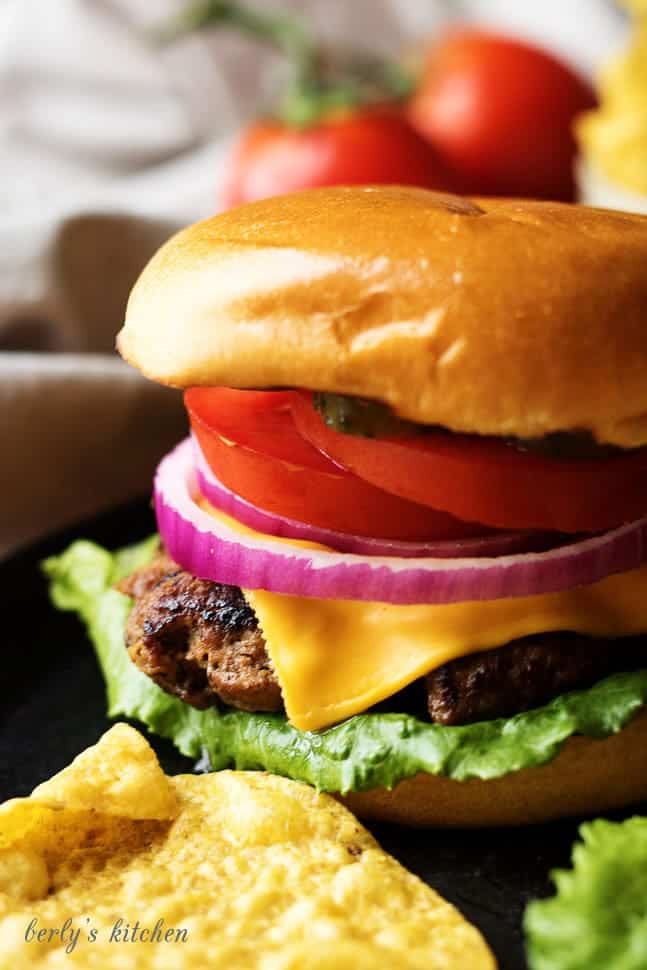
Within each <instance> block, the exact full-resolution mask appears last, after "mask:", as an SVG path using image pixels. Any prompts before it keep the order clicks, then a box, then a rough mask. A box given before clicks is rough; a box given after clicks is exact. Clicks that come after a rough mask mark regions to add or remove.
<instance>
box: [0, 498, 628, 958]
mask: <svg viewBox="0 0 647 970" xmlns="http://www.w3.org/2000/svg"><path fill="white" fill-rule="evenodd" d="M153 529H154V522H153V517H152V513H151V510H150V504H149V502H148V501H144V500H142V501H139V502H136V503H132V504H130V505H128V506H126V507H124V508H119V509H115V510H113V511H111V512H110V513H108V514H106V515H103V516H101V517H99V518H97V519H94V520H92V521H91V522H88V523H84V524H82V525H80V526H78V527H75V528H74V529H71V530H67V531H66V532H65V533H60V534H59V535H57V536H54V537H52V538H50V539H48V540H47V541H45V542H42V543H39V544H38V545H37V546H32V547H30V548H29V549H27V550H25V551H22V552H20V553H19V554H18V555H16V556H14V557H13V558H12V559H9V560H8V561H6V562H3V563H0V590H1V593H0V596H1V600H0V602H1V603H2V615H1V616H2V646H1V649H2V661H1V663H0V801H1V800H4V799H6V798H9V797H12V796H15V795H24V794H27V793H28V792H30V791H31V789H32V788H33V787H34V786H35V785H36V784H37V783H38V782H40V781H42V780H43V779H45V778H47V777H49V776H50V775H52V774H54V772H56V771H58V770H59V769H61V768H63V767H64V766H65V765H66V764H68V763H69V762H70V761H71V760H72V758H74V757H75V756H76V755H77V754H78V753H79V752H80V751H81V750H82V749H83V748H86V747H88V746H89V745H91V744H94V743H95V742H96V741H97V739H98V738H99V736H100V735H101V734H102V733H103V732H104V731H105V730H106V729H107V728H108V727H109V724H110V722H109V721H108V720H107V719H106V717H105V716H104V709H105V702H104V692H103V683H102V680H101V676H100V674H99V671H98V668H97V665H96V662H95V660H94V655H93V652H92V649H91V647H90V644H89V642H88V640H87V637H86V636H85V633H84V631H83V629H82V628H81V625H80V624H79V622H78V620H77V619H76V617H75V616H73V615H71V614H64V613H59V612H57V611H56V610H54V609H53V608H52V607H51V606H50V605H49V603H48V599H47V587H46V583H45V580H44V578H43V577H42V575H41V572H40V570H39V562H40V560H41V559H43V558H44V557H45V556H47V555H50V554H52V553H56V552H60V551H61V550H62V549H63V548H65V546H66V545H67V544H68V543H69V542H70V541H72V540H73V539H75V538H79V537H85V538H90V539H94V540H95V541H97V542H101V543H103V544H105V545H107V546H108V547H110V548H116V547H118V546H119V545H123V544H126V543H128V542H134V541H136V540H137V539H140V538H143V537H144V536H146V535H148V534H150V533H151V532H152V531H153ZM151 742H152V744H153V746H154V748H155V750H156V751H157V753H158V755H159V757H160V761H161V763H162V765H163V766H164V768H165V770H166V771H167V772H170V773H173V772H178V771H187V770H190V769H191V767H192V766H191V763H190V762H189V761H188V760H187V759H186V758H184V757H182V756H181V755H179V754H178V753H177V752H176V751H175V749H174V748H173V746H172V745H171V744H170V743H169V742H166V741H163V740H160V739H159V738H154V737H153V738H151ZM616 817H617V816H616ZM577 824H578V823H577V822H574V821H568V822H560V823H554V824H552V825H543V826H532V827H528V828H523V829H507V830H483V831H467V832H466V831H447V830H430V831H411V830H407V829H403V828H398V827H397V826H387V825H373V826H372V827H371V828H372V831H373V833H374V834H375V836H376V837H377V838H378V840H379V841H380V842H381V844H382V845H383V846H384V848H385V849H386V850H387V851H389V852H390V853H392V855H394V856H395V857H396V858H397V859H399V860H400V861H401V862H402V863H403V864H404V865H405V866H406V867H407V868H408V869H410V870H412V871H413V872H415V873H416V874H417V875H419V876H420V877H421V878H422V879H424V880H425V882H427V883H429V885H431V886H433V887H434V889H437V890H438V892H440V893H441V894H442V895H443V896H445V897H446V898H447V899H449V900H450V901H451V902H453V903H455V904H456V905H457V906H458V907H459V909H460V910H461V911H462V912H463V913H464V914H465V916H466V917H467V918H468V919H470V920H471V921H472V922H473V923H475V924H476V925H477V926H478V927H479V929H480V930H481V931H482V932H483V934H484V936H485V938H486V939H487V941H488V943H489V944H490V946H491V947H492V949H493V950H494V952H495V954H496V956H497V958H498V960H499V966H500V968H501V970H523V968H524V967H525V961H524V957H523V941H522V934H521V917H522V913H523V909H524V907H525V904H526V902H527V901H528V899H530V898H531V897H533V896H541V895H546V894H547V893H549V892H550V881H549V878H548V872H549V870H550V869H552V868H554V867H555V866H565V865H568V862H569V858H570V849H571V844H572V842H573V841H574V840H575V837H576V834H577ZM465 970H469V968H465Z"/></svg>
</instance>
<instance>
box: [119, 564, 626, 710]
mask: <svg viewBox="0 0 647 970" xmlns="http://www.w3.org/2000/svg"><path fill="white" fill-rule="evenodd" d="M118 589H119V590H120V591H121V592H123V593H126V594H127V595H129V596H132V597H133V599H134V605H133V609H132V611H131V613H130V615H129V618H128V623H127V626H126V646H127V649H128V653H129V655H130V658H131V660H132V661H133V663H135V664H136V665H137V666H138V667H139V668H140V670H142V671H143V672H144V673H145V674H147V675H148V676H149V677H151V678H152V680H154V681H155V683H156V684H158V685H159V686H160V687H161V688H163V690H165V691H167V692H168V693H169V694H175V695H177V696H178V697H180V698H181V699H182V700H183V701H185V702H186V703H187V704H191V705H192V706H193V707H197V708H201V709H202V708H206V707H209V706H211V705H213V704H215V703H216V702H217V701H222V702H223V703H224V704H227V705H229V706H231V707H237V708H239V709H241V710H244V711H280V710H282V709H283V702H282V698H281V689H280V687H279V683H278V681H277V679H276V675H275V674H274V671H273V669H272V665H271V661H270V658H269V656H268V653H267V650H266V647H265V640H264V638H263V635H262V633H261V631H260V630H259V627H258V620H257V618H256V614H255V613H254V611H253V610H252V608H251V606H250V605H249V604H248V603H247V601H246V599H245V597H244V595H243V593H242V591H241V590H240V589H238V588H237V587H236V586H223V585H221V584H220V583H213V582H210V581H208V580H203V579H196V578H195V577H194V576H191V575H190V573H187V572H185V571H184V570H182V569H180V567H179V566H178V565H176V563H174V562H173V561H172V560H171V559H169V557H168V556H167V555H166V554H165V553H164V552H160V554H159V555H158V556H157V557H156V558H155V559H154V560H153V562H152V563H151V564H150V565H148V566H146V567H144V568H143V569H140V570H138V571H137V572H135V573H133V574H132V575H131V576H129V577H128V578H127V579H126V580H123V581H122V582H121V583H120V584H119V586H118ZM641 639H643V638H640V637H625V638H622V639H621V640H605V639H595V640H593V638H592V637H587V636H582V635H580V634H577V633H571V632H568V631H561V632H557V633H545V634H537V635H535V636H529V637H524V638H522V639H519V640H513V641H512V642H511V643H508V644H505V645H504V646H502V647H498V648H497V649H493V650H485V651H482V652H481V653H475V654H471V655H470V656H468V657H463V658H460V659H459V660H453V661H451V662H450V663H447V664H444V665H443V666H442V667H439V668H438V669H437V670H434V671H433V672H432V673H430V674H428V675H427V677H425V678H424V679H423V683H424V687H425V692H426V696H427V709H428V712H429V716H430V717H431V719H432V721H436V722H438V723H440V724H449V725H456V724H467V723H470V722H472V721H483V720H489V719H492V718H496V717H508V716H511V715H513V714H516V713H518V712H519V711H525V710H529V709H530V708H532V707H537V706H539V705H541V704H545V703H547V702H548V701H549V700H551V699H552V698H553V697H556V696H557V695H558V694H561V693H564V692H565V691H567V690H574V689H576V688H578V687H587V686H589V685H591V684H593V683H595V681H596V680H600V679H601V678H602V677H605V676H607V675H608V674H610V673H613V672H615V671H618V670H631V669H635V668H636V667H639V666H641V663H640V660H641V657H642V656H644V653H643V652H642V651H641V650H640V649H638V643H637V641H639V640H641ZM416 713H419V712H416Z"/></svg>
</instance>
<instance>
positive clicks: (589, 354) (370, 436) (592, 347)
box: [47, 187, 647, 825]
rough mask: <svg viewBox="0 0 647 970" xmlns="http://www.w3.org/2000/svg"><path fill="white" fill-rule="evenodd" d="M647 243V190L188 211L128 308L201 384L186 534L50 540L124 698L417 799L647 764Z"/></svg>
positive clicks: (126, 344) (529, 797)
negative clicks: (558, 198)
mask: <svg viewBox="0 0 647 970" xmlns="http://www.w3.org/2000/svg"><path fill="white" fill-rule="evenodd" d="M646 265H647V218H643V217H639V216H631V215H625V214H620V213H611V212H606V211H602V210H594V209H587V208H579V207H572V206H567V205H560V204H552V203H545V202H542V203H540V202H528V201H516V200H487V201H470V200H467V199H464V198H459V197H454V196H446V195H439V194H435V193H431V192H427V191H424V190H420V189H408V188H397V187H359V188H325V189H317V190H311V191H307V192H302V193H297V194H294V195H291V196H285V197H278V198H272V199H269V200H265V201H261V202H256V203H252V204H249V205H245V206H242V207H240V208H237V209H234V210H230V211H228V212H226V213H224V214H221V215H218V216H216V217H215V218H212V219H209V220H207V221H205V222H202V223H199V224H198V225H195V226H192V227H190V228H188V229H186V230H184V231H182V232H180V233H179V234H178V235H176V236H175V237H173V238H172V239H171V240H170V241H169V242H167V243H166V244H165V245H164V246H163V247H162V249H161V250H160V251H159V252H158V253H157V254H156V255H155V256H154V258H153V259H152V261H151V262H150V263H149V265H148V266H147V267H146V269H145V270H144V272H143V273H142V275H141V277H140V279H139V281H138V282H137V284H136V285H135V288H134V290H133V292H132V295H131V297H130V301H129V304H128V310H127V315H126V321H125V324H124V327H123V329H122V330H121V332H120V334H119V337H118V348H119V350H120V352H121V354H122V355H123V357H124V358H125V359H126V360H127V361H129V362H130V363H131V364H133V365H134V366H135V367H137V368H139V369H140V370H141V371H142V372H143V373H144V374H145V375H146V376H147V377H149V378H151V379H153V380H156V381H159V382H162V383H164V384H168V385H172V386H174V387H180V388H184V389H185V403H186V407H187V412H188V416H189V420H190V425H191V434H190V436H189V437H188V438H187V439H186V441H184V442H182V443H181V444H180V445H179V446H178V447H177V448H176V449H175V450H174V451H172V452H171V454H170V455H168V456H167V457H166V458H164V459H163V460H162V462H161V464H160V466H159V469H158V471H157V475H156V479H155V489H154V491H155V508H156V514H157V522H158V527H159V538H153V539H151V540H150V541H148V542H147V543H144V544H143V545H141V546H138V547H136V548H134V549H130V550H126V551H122V552H120V553H118V554H117V555H116V556H112V555H111V554H109V553H107V552H106V551H105V550H100V549H98V548H97V547H93V546H91V545H90V544H88V543H77V544H75V546H73V547H72V548H71V549H70V550H68V551H67V552H66V553H64V555H63V556H61V557H58V558H57V559H55V560H52V561H50V562H49V563H48V564H47V570H48V572H49V574H50V576H51V579H52V590H53V596H54V600H55V602H57V603H58V604H59V605H61V606H63V607H65V608H68V609H69V608H74V609H77V610H78V611H79V612H80V614H81V615H82V616H83V618H84V619H85V621H86V622H87V623H88V625H89V628H90V632H91V634H92V636H93V638H94V640H95V643H96V646H97V652H98V655H99V659H100V661H101V665H102V668H103V671H104V674H105V677H106V680H107V683H108V697H109V712H110V713H111V714H124V715H126V716H130V717H136V718H139V720H141V721H143V722H145V723H146V724H147V725H148V726H149V727H150V728H151V729H152V730H154V731H157V732H159V733H161V734H164V735H166V736H167V737H171V738H172V739H173V740H174V741H175V742H176V744H177V745H178V747H179V748H180V749H181V750H182V751H184V752H185V753H187V754H190V755H193V756H197V755H202V756H203V762H202V763H203V765H204V766H206V767H209V768H213V769H217V768H221V767H225V766H227V765H230V764H232V763H233V764H235V765H236V766H237V767H239V768H253V769H267V770H270V771H274V772H276V773H279V774H284V775H288V776H290V777H293V778H296V779H301V780H305V781H308V782H310V783H312V784H314V785H316V786H317V787H318V788H320V789H323V790H326V791H332V792H333V793H335V794H338V795H339V796H340V797H343V798H345V799H346V801H347V802H348V803H349V804H350V806H351V807H352V808H353V809H354V810H355V811H357V812H358V813H359V814H360V815H363V816H365V817H369V818H370V817H373V818H382V819H387V820H392V821H398V822H404V823H407V824H413V825H427V824H439V825H497V824H518V823H524V822H534V821H539V820H543V819H548V818H554V817H557V816H562V815H568V814H575V813H583V812H594V811H600V810H604V809H608V808H611V807H614V806H621V805H625V804H629V803H631V802H636V801H638V800H640V799H642V798H644V797H645V796H647V766H646V763H645V758H644V750H645V744H646V743H647V714H646V713H645V709H644V705H645V703H646V701H647V650H646V648H647V639H646V635H647V565H646V564H645V557H646V552H645V548H646V547H645V537H646V534H647V518H645V516H647V448H646V447H645V446H646V445H647V380H646V377H647V326H646V324H647V273H646V272H645V266H646ZM90 576H91V577H92V579H90ZM115 585H116V589H115V588H114V587H115Z"/></svg>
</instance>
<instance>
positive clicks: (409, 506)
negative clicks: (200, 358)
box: [184, 387, 491, 540]
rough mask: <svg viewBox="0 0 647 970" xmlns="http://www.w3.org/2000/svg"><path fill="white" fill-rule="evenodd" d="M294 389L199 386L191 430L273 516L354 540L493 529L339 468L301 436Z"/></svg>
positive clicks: (229, 480) (215, 464) (232, 482)
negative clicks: (294, 415) (294, 409)
mask: <svg viewBox="0 0 647 970" xmlns="http://www.w3.org/2000/svg"><path fill="white" fill-rule="evenodd" d="M296 397H297V395H296V394H295V392H291V391H238V390H230V389H229V388H222V387H217V388H191V389H189V390H188V391H187V392H186V393H185V396H184V400H185V404H186V407H187V410H188V412H189V417H190V420H191V427H192V430H193V432H194V434H195V435H196V437H197V439H198V441H199V443H200V447H201V448H202V452H203V454H204V457H205V458H206V460H207V462H208V464H209V467H210V468H211V469H212V470H213V472H214V474H215V475H217V476H218V478H219V479H220V481H221V482H223V484H224V485H226V486H227V488H229V489H231V490H232V491H234V492H236V493H237V494H238V495H241V496H242V497H243V498H245V499H247V501H249V502H252V503H253V504H254V505H257V506H258V507H259V508H262V509H265V510H266V511H268V512H274V513H276V514H278V515H283V516H286V517H288V518H292V519H297V520H299V521H300V522H307V523H309V524H311V525H317V526H321V527H323V528H328V529H335V530H337V531H339V532H348V533H351V534H353V535H362V536H374V537H376V538H381V539H429V540H431V539H455V538H465V537H470V536H478V535H486V534H488V533H489V532H491V530H489V529H487V528H484V527H483V526H481V525H478V524H474V523H468V522H461V521H459V520H457V519H455V518H454V517H453V516H451V515H447V513H445V512H437V511H436V510H435V509H431V508H429V507H425V506H422V505H418V504H415V503H413V502H410V501H407V500H406V499H402V498H399V497H397V496H395V495H392V494H390V493H388V492H385V491H382V490H381V489H379V488H376V487H375V486H374V485H371V484H369V483H368V482H366V481H363V480H362V479H361V478H358V477H357V476H356V475H354V474H352V473H351V472H348V471H346V470H344V469H342V468H340V467H339V465H337V464H335V463H334V462H333V461H331V460H330V459H329V458H326V457H325V456H324V455H322V454H321V452H319V451H318V450H317V449H316V448H314V447H313V446H312V445H311V444H309V443H308V442H307V441H306V440H305V439H304V438H303V437H302V436H301V435H300V434H299V432H298V431H297V429H296V427H295V425H294V421H293V418H292V411H291V409H292V405H293V403H294V399H295V398H296Z"/></svg>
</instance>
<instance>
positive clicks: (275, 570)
mask: <svg viewBox="0 0 647 970" xmlns="http://www.w3.org/2000/svg"><path fill="white" fill-rule="evenodd" d="M198 496H199V490H198V481H197V474H196V471H195V468H194V463H193V449H192V444H191V439H190V438H187V439H186V440H185V441H183V442H182V443H181V444H180V445H179V446H178V447H177V448H176V449H175V450H174V451H172V452H171V453H170V454H169V455H167V456H166V458H164V459H163V460H162V462H161V463H160V466H159V468H158V470H157V475H156V477H155V507H156V511H157V521H158V525H159V529H160V533H161V535H162V538H163V540H164V543H165V545H166V547H167V549H168V551H169V553H170V555H171V556H172V557H173V559H175V561H176V562H177V563H178V564H179V565H180V566H182V568H183V569H186V570H188V571H189V572H190V573H192V574H193V575H195V576H198V577H200V578H202V579H210V580H213V581H214V582H219V583H226V584H229V585H232V586H241V587H242V588H244V589H245V588H246V589H266V590H269V591H270V592H274V593H287V594H292V595H295V596H312V597H316V598H319V599H348V600H368V601H373V602H381V603H395V604H403V605H404V604H415V603H439V604H440V603H461V602H468V601H476V600H496V599H506V598H509V597H510V598H511V597H517V596H534V595H539V594H541V593H553V592H558V591H560V590H565V589H571V588H573V587H574V586H584V585H589V584H590V583H594V582H597V581H598V580H600V579H604V577H605V576H609V575H611V574H612V573H621V572H626V571H627V570H629V569H635V568H637V567H638V566H640V565H642V564H643V562H644V561H645V548H646V538H647V517H645V518H643V519H640V520H638V521H636V522H632V523H629V524H628V525H624V526H621V527H620V528H618V529H614V530H612V531H610V532H606V533H604V534H603V535H600V536H595V537H594V538H590V539H585V540H584V541H582V542H576V543H573V544H571V545H568V546H561V547H560V548H558V549H551V550H549V551H548V552H530V553H525V554H518V555H511V556H500V557H498V558H482V559H474V558H472V559H466V558H456V559H434V558H425V559H417V560H415V564H414V562H412V560H411V559H404V558H392V557H386V556H358V555H353V554H350V553H340V552H333V551H329V550H320V549H304V548H301V547H298V546H296V545H295V546H291V545H287V544H286V540H284V539H279V538H276V537H272V536H265V535H258V536H246V535H242V534H240V533H238V532H237V531H236V530H235V529H233V528H231V527H230V526H228V525H227V524H225V523H224V522H221V521H219V520H218V519H216V518H214V517H213V516H211V515H209V513H208V512H205V511H204V510H203V509H201V508H200V506H199V505H198V504H197V502H196V499H197V498H198Z"/></svg>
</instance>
